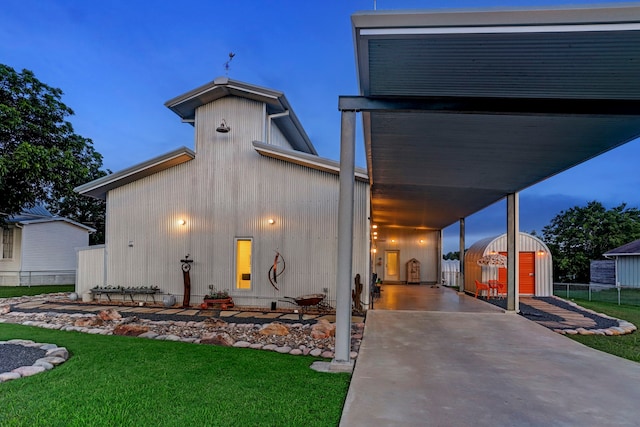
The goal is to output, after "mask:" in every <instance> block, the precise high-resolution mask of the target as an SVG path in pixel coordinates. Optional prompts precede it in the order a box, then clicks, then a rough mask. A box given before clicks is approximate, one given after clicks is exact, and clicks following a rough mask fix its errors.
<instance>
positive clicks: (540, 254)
mask: <svg viewBox="0 0 640 427" xmlns="http://www.w3.org/2000/svg"><path fill="white" fill-rule="evenodd" d="M545 253H546V252H545V251H543V250H542V249H540V250H539V251H538V255H539V256H544V254H545Z"/></svg>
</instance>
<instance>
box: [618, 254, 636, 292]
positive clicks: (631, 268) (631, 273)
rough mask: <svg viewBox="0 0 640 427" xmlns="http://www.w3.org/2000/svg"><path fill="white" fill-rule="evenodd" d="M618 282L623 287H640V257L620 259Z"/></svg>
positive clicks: (623, 257)
mask: <svg viewBox="0 0 640 427" xmlns="http://www.w3.org/2000/svg"><path fill="white" fill-rule="evenodd" d="M617 282H619V283H620V285H621V286H630V287H636V288H637V287H640V257H639V256H621V257H618V277H617Z"/></svg>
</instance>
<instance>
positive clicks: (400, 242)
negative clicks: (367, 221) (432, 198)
mask: <svg viewBox="0 0 640 427" xmlns="http://www.w3.org/2000/svg"><path fill="white" fill-rule="evenodd" d="M385 233H386V239H385V241H384V242H383V241H379V240H376V241H374V242H375V246H376V251H377V252H376V254H375V260H374V265H373V271H374V272H376V273H377V274H378V277H380V278H383V277H384V251H385V250H399V251H400V281H402V282H405V281H406V280H407V269H406V265H407V261H409V260H410V259H412V258H415V259H417V260H418V261H420V281H421V282H427V283H437V282H439V281H440V277H438V263H439V257H438V243H439V238H440V232H439V231H426V230H416V229H415V228H395V229H390V230H387V231H386V232H385ZM391 240H395V242H392V241H391ZM420 240H423V242H422V243H420ZM379 262H381V263H382V264H381V265H378V263H379Z"/></svg>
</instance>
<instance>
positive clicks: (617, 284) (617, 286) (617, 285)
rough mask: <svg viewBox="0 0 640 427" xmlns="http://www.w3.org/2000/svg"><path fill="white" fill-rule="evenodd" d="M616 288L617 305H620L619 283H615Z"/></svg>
mask: <svg viewBox="0 0 640 427" xmlns="http://www.w3.org/2000/svg"><path fill="white" fill-rule="evenodd" d="M616 288H618V305H620V282H618V283H616Z"/></svg>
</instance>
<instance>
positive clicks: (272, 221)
mask: <svg viewBox="0 0 640 427" xmlns="http://www.w3.org/2000/svg"><path fill="white" fill-rule="evenodd" d="M267 222H268V223H269V225H273V224H275V223H276V220H275V219H273V218H269V219H268V220H267Z"/></svg>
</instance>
